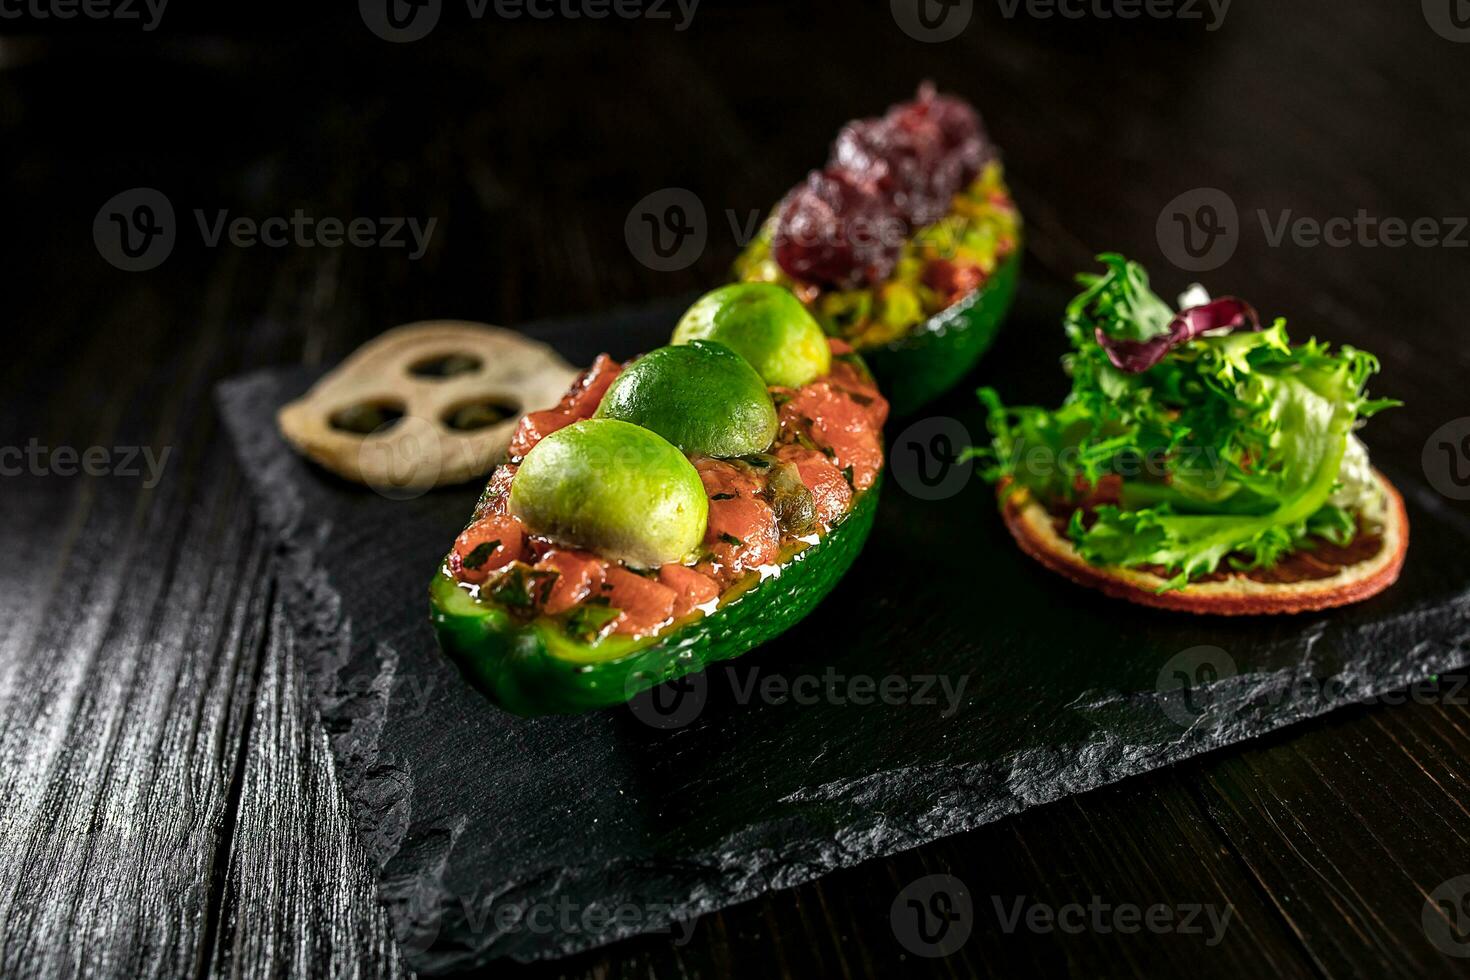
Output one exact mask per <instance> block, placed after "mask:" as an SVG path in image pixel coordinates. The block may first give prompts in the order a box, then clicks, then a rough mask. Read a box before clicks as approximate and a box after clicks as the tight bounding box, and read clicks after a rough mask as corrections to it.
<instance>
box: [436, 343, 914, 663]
mask: <svg viewBox="0 0 1470 980" xmlns="http://www.w3.org/2000/svg"><path fill="white" fill-rule="evenodd" d="M828 343H829V344H830V346H831V347H832V353H833V355H834V356H837V357H840V356H841V355H843V354H846V353H849V352H850V351H851V348H850V347H849V346H848V345H847V344H845V343H843V342H842V341H840V340H830V341H829V342H828ZM621 370H622V366H621V365H619V364H618V363H617V362H616V361H614V360H612V359H611V358H609V357H607V355H605V354H604V355H602V356H600V357H598V358H597V361H596V362H595V363H594V364H593V366H592V367H591V368H589V369H588V370H587V372H585V373H584V374H583V375H582V376H581V377H580V378H578V379H577V381H576V383H575V384H573V386H572V388H571V390H570V391H568V392H567V394H566V395H565V396H564V397H563V398H562V400H561V402H560V403H558V405H557V406H556V408H553V409H548V410H546V411H544V412H532V413H530V414H529V415H527V416H526V417H525V418H523V419H522V420H521V424H520V426H519V427H518V428H517V429H516V433H515V438H514V440H513V441H512V443H511V447H512V448H511V456H512V458H513V459H516V460H519V459H520V458H521V457H523V456H525V454H526V453H528V452H530V451H531V449H532V447H534V446H535V445H536V443H537V442H538V441H539V440H540V439H541V438H542V437H543V436H545V435H546V434H547V433H549V432H554V431H555V430H556V429H558V428H561V427H563V426H566V425H570V424H571V423H573V422H576V421H578V420H580V419H583V418H590V417H591V416H592V414H593V412H595V411H596V410H597V404H598V402H599V401H600V400H601V398H602V394H603V393H604V392H606V390H607V386H608V385H609V384H611V383H612V380H613V379H614V378H616V377H617V375H618V372H619V371H621ZM772 393H773V394H777V395H780V396H781V397H782V399H783V400H784V404H783V405H782V408H781V413H780V415H781V432H780V435H778V436H777V438H776V445H775V446H773V447H771V452H770V456H767V457H763V459H765V460H766V463H765V465H763V466H762V465H752V464H751V463H747V462H744V461H741V460H723V459H709V458H703V457H701V458H697V459H695V460H694V468H695V469H696V470H697V471H698V473H699V477H700V480H701V482H702V483H703V484H704V489H705V493H706V494H708V496H709V501H710V502H709V524H708V527H707V529H706V532H705V540H704V547H703V551H704V554H703V555H702V556H701V559H700V561H699V562H698V563H697V564H695V565H694V566H693V567H690V566H686V565H680V564H668V565H664V566H662V567H661V568H660V569H659V570H658V575H657V578H656V579H654V578H651V577H648V576H647V575H641V574H637V573H635V572H632V571H630V570H628V569H627V568H625V567H623V566H622V565H620V564H618V563H617V562H611V561H608V560H607V559H604V558H601V557H599V556H597V555H595V554H593V553H591V552H587V551H578V550H573V549H568V548H562V547H559V546H558V545H556V544H555V543H553V542H551V541H548V540H546V539H545V538H540V537H537V536H535V535H532V534H529V533H527V532H526V530H525V528H524V526H523V525H522V524H521V523H520V521H519V520H517V519H516V517H515V516H514V515H511V514H509V513H507V508H506V501H507V499H508V498H509V496H510V485H511V480H512V479H513V478H514V476H515V472H516V469H517V466H516V464H515V463H506V464H504V465H502V466H500V467H498V468H497V469H496V471H495V473H494V474H493V475H492V476H491V478H490V482H489V485H488V486H487V487H486V489H485V494H484V496H483V497H482V498H481V501H480V506H479V508H478V509H477V511H476V519H475V521H474V522H473V523H472V524H471V525H470V526H469V527H468V528H466V529H465V531H464V533H462V534H461V535H460V537H459V539H458V540H457V541H456V542H455V547H454V551H453V552H452V553H451V554H450V556H449V559H448V562H447V567H448V570H449V573H450V574H451V575H453V576H455V577H456V578H458V579H459V580H460V581H462V582H467V583H472V584H476V585H481V584H486V586H487V587H493V586H494V585H495V584H496V583H495V581H494V579H495V577H496V576H498V575H502V574H505V573H507V572H511V571H516V570H518V571H519V572H520V573H522V574H525V573H534V574H539V575H541V576H542V578H540V579H537V580H536V581H537V585H536V587H535V588H534V589H529V590H528V595H529V596H530V597H531V601H532V602H533V609H532V610H531V611H532V612H534V613H536V614H541V615H550V616H555V615H559V614H562V613H566V612H569V611H570V610H572V609H574V608H576V607H577V606H578V605H580V604H582V603H583V602H586V601H589V600H590V601H594V602H598V603H605V604H606V605H607V606H608V607H610V608H612V609H615V610H618V611H619V615H618V616H617V618H616V619H613V620H611V621H609V623H608V624H607V627H606V628H607V629H608V630H610V631H611V632H614V633H621V634H625V635H631V636H647V635H649V634H652V633H656V632H658V631H659V630H660V629H662V628H663V627H664V626H667V625H668V624H669V623H670V622H672V621H674V620H675V619H679V618H682V617H684V616H687V615H690V614H691V613H692V612H694V610H695V609H696V608H697V607H699V606H702V605H704V604H705V603H708V602H710V601H711V600H713V599H716V598H718V597H719V595H720V593H721V592H722V591H723V590H725V589H727V588H729V587H730V586H731V585H733V584H734V583H735V582H736V581H737V580H739V579H740V578H741V577H742V576H743V575H745V574H746V573H747V572H748V571H750V570H751V569H753V568H756V567H757V566H760V565H766V564H772V563H774V562H776V561H779V560H780V557H781V549H782V547H783V546H784V545H786V544H787V543H788V542H789V540H790V538H789V536H787V535H785V534H783V532H782V529H781V525H780V522H779V520H778V518H777V515H776V512H775V509H774V508H773V506H772V504H771V501H770V500H769V499H768V491H769V489H770V483H771V474H772V472H773V470H775V469H778V468H779V467H781V466H786V467H789V468H791V469H794V471H795V473H796V475H797V478H798V479H799V480H800V481H801V483H802V485H803V486H805V487H806V488H807V490H808V491H809V492H810V493H811V495H812V503H813V504H814V506H815V512H816V520H817V522H818V524H819V525H820V527H821V528H822V529H826V528H830V527H831V526H832V525H833V524H834V523H836V522H837V521H838V520H839V519H841V517H842V515H844V514H845V513H847V509H848V508H849V507H850V506H851V505H852V498H853V487H854V486H856V487H857V488H859V489H862V488H866V487H868V486H871V485H872V482H873V479H874V478H875V476H876V475H877V472H878V469H879V468H880V467H881V466H882V464H883V453H882V446H881V442H880V435H879V433H880V432H881V431H882V428H883V422H884V420H885V419H886V418H887V415H888V403H887V402H886V401H884V399H883V396H882V395H880V394H879V393H878V390H877V388H876V387H874V385H873V383H872V382H871V381H870V380H869V379H868V378H867V377H866V375H864V374H863V373H862V372H860V371H859V370H858V369H857V368H856V367H854V366H853V365H852V364H850V363H848V362H846V361H842V360H834V361H833V362H832V370H831V372H830V373H829V374H827V375H826V376H825V377H822V378H818V379H817V380H816V381H813V382H811V383H810V384H808V385H805V386H803V387H801V388H797V389H794V390H793V389H789V388H773V389H772ZM793 406H795V407H793ZM771 457H774V459H775V463H776V465H775V466H772V465H771ZM492 544H493V545H494V546H493V547H491V546H490V545H492ZM476 548H479V549H480V551H479V552H478V553H476V551H475V549H476ZM467 557H470V558H471V560H472V561H473V562H475V563H476V567H473V568H471V567H468V566H467V565H466V563H465V559H466V558H467Z"/></svg>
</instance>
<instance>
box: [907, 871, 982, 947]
mask: <svg viewBox="0 0 1470 980" xmlns="http://www.w3.org/2000/svg"><path fill="white" fill-rule="evenodd" d="M888 922H889V924H890V925H891V926H892V927H893V936H894V938H895V939H897V940H898V941H899V944H900V945H902V946H903V948H904V949H906V950H908V951H909V952H910V953H913V954H914V955H915V956H922V957H925V958H926V959H937V958H938V957H941V956H949V955H950V954H951V953H954V952H956V951H957V950H959V948H960V947H961V946H963V945H965V943H966V942H967V941H968V940H969V938H970V931H971V930H972V929H974V927H975V903H974V901H973V900H972V898H971V897H970V889H969V888H968V887H967V886H966V885H965V883H964V882H963V881H961V880H960V879H958V878H956V877H955V876H954V875H946V874H934V875H926V876H925V877H923V878H919V879H918V880H916V881H911V882H909V884H908V885H907V886H905V887H904V889H903V891H901V892H899V893H898V895H897V896H896V897H895V898H894V899H893V905H892V906H891V907H890V908H889V910H888Z"/></svg>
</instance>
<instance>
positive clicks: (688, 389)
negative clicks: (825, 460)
mask: <svg viewBox="0 0 1470 980" xmlns="http://www.w3.org/2000/svg"><path fill="white" fill-rule="evenodd" d="M597 417H598V418H605V419H617V420H619V421H622V422H630V423H632V424H633V425H641V426H643V427H644V428H645V429H649V430H652V431H653V432H657V433H658V434H659V435H661V436H663V437H664V438H665V439H667V440H668V441H669V442H671V443H673V444H674V445H675V446H677V447H678V448H679V449H680V450H682V451H684V452H686V453H689V454H690V455H694V456H720V457H730V456H743V455H745V454H746V453H759V452H764V451H765V450H766V449H767V447H769V446H770V445H771V442H772V440H774V439H775V438H776V428H777V424H776V406H775V404H774V403H773V402H772V401H771V395H770V392H768V391H766V383H765V382H764V381H762V380H761V376H760V375H759V374H757V373H756V372H755V369H754V368H752V367H751V366H750V365H749V364H748V363H746V361H745V359H744V358H742V357H741V356H740V355H739V354H736V353H735V352H734V351H732V350H730V348H728V347H725V346H724V345H722V344H717V343H712V342H709V341H695V342H694V343H692V344H687V345H683V346H679V347H660V348H658V349H657V350H655V351H650V352H649V353H647V354H645V355H644V356H642V357H640V358H638V360H636V361H634V362H633V363H632V364H630V365H628V366H627V367H626V368H625V369H624V370H623V372H622V373H621V374H619V375H618V377H617V380H616V381H614V382H613V383H612V386H611V387H609V388H608V390H607V394H606V395H604V396H603V398H602V403H601V404H600V405H598V406H597Z"/></svg>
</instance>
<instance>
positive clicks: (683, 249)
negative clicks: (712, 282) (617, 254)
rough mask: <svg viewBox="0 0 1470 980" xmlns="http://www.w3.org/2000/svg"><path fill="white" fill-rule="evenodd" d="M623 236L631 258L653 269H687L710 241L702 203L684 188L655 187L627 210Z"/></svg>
mask: <svg viewBox="0 0 1470 980" xmlns="http://www.w3.org/2000/svg"><path fill="white" fill-rule="evenodd" d="M623 237H624V239H625V240H626V241H627V243H628V251H630V252H632V253H633V257H634V258H635V259H637V260H638V261H639V262H642V263H643V264H644V265H645V266H647V267H648V268H650V269H652V270H653V271H655V272H678V271H679V270H681V269H687V268H689V267H690V266H691V265H693V264H694V263H695V262H697V261H698V260H699V257H700V256H701V255H703V254H704V247H705V245H706V244H707V243H708V241H709V221H708V219H707V217H706V215H705V213H704V202H703V201H701V200H700V199H699V196H698V195H697V194H695V193H694V192H693V191H691V190H689V189H688V188H685V187H665V188H662V189H660V190H656V191H654V192H653V193H652V194H649V195H648V196H646V197H644V198H643V199H642V200H641V201H639V202H638V203H637V204H635V205H633V208H632V210H630V211H629V212H628V219H627V221H625V222H624V223H623Z"/></svg>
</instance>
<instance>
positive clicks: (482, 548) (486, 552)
mask: <svg viewBox="0 0 1470 980" xmlns="http://www.w3.org/2000/svg"><path fill="white" fill-rule="evenodd" d="M499 547H500V540H499V539H498V538H497V539H496V540H494V541H486V542H484V543H483V544H477V545H475V548H474V550H473V551H471V552H470V553H469V554H467V555H465V556H464V567H465V568H469V569H475V568H480V567H482V566H483V565H484V564H485V563H486V562H487V561H489V560H490V556H491V555H493V554H495V549H496V548H499Z"/></svg>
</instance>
